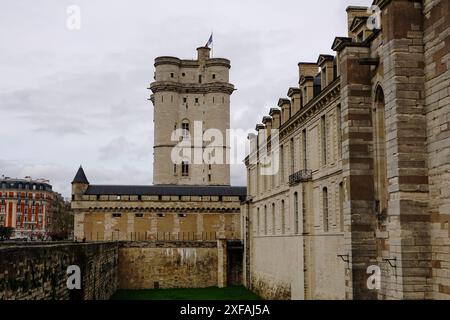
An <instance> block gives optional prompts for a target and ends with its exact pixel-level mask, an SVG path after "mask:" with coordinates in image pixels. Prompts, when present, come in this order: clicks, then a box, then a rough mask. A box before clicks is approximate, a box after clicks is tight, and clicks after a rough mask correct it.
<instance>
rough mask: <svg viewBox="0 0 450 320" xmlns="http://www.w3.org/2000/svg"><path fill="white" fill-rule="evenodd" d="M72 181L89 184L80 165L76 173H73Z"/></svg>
mask: <svg viewBox="0 0 450 320" xmlns="http://www.w3.org/2000/svg"><path fill="white" fill-rule="evenodd" d="M72 183H83V184H89V181H88V179H87V178H86V174H85V173H84V170H83V167H82V166H80V168H79V169H78V171H77V174H76V175H75V178H73V181H72Z"/></svg>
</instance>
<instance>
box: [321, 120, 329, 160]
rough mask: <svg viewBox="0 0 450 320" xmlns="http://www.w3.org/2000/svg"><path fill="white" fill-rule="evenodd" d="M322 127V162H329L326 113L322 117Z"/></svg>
mask: <svg viewBox="0 0 450 320" xmlns="http://www.w3.org/2000/svg"><path fill="white" fill-rule="evenodd" d="M320 128H321V136H322V142H321V144H322V164H323V165H326V164H327V126H326V119H325V115H323V116H322V117H321V118H320Z"/></svg>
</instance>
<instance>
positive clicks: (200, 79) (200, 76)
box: [198, 75, 202, 83]
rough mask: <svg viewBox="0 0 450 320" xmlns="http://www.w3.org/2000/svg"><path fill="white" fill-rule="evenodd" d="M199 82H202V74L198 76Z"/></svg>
mask: <svg viewBox="0 0 450 320" xmlns="http://www.w3.org/2000/svg"><path fill="white" fill-rule="evenodd" d="M198 83H202V75H199V76H198Z"/></svg>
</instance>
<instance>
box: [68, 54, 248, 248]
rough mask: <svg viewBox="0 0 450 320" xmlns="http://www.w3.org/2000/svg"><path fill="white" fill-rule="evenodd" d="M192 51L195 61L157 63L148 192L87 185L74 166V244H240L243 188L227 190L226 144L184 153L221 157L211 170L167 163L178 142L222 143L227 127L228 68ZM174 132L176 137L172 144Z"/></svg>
mask: <svg viewBox="0 0 450 320" xmlns="http://www.w3.org/2000/svg"><path fill="white" fill-rule="evenodd" d="M197 52H198V59H197V60H181V59H178V58H175V57H158V58H156V59H155V69H156V71H155V82H153V83H152V84H151V85H150V89H151V90H152V92H153V94H152V95H151V98H150V100H151V101H152V103H153V106H154V126H155V135H154V136H155V138H154V139H155V141H154V170H153V172H154V179H153V180H154V185H153V186H102V185H92V184H90V183H89V181H88V179H87V177H86V175H85V173H84V170H83V168H81V167H80V169H79V170H78V172H77V174H76V176H75V178H74V180H73V182H72V208H73V210H74V214H75V225H74V228H75V239H77V240H82V239H85V240H87V241H103V240H107V241H111V240H112V241H114V240H131V241H150V240H152V241H153V240H155V241H156V240H162V241H197V240H203V241H216V240H217V239H229V240H233V239H240V237H241V234H240V233H241V227H240V223H241V219H240V203H241V200H243V199H244V198H245V196H246V188H245V187H232V186H230V167H229V164H228V163H227V162H226V161H225V160H226V159H225V157H226V150H227V149H228V147H227V142H226V141H222V142H221V143H218V144H215V145H214V146H213V147H210V146H209V145H207V144H206V143H203V142H201V144H200V145H199V146H196V145H195V144H194V143H192V148H191V147H189V148H186V149H187V150H189V151H192V153H194V149H198V150H197V151H199V152H200V154H201V155H203V154H204V153H205V154H208V153H212V154H213V155H214V154H215V155H217V154H222V155H223V158H222V159H216V160H217V161H215V162H214V163H207V162H204V161H203V158H202V159H201V161H200V163H197V162H195V163H193V161H192V162H191V161H181V162H180V163H177V159H173V158H172V151H173V150H174V148H175V147H176V146H177V143H178V142H180V141H179V140H178V138H182V140H183V141H184V142H193V140H194V136H195V135H196V134H198V133H200V136H202V134H203V133H204V131H205V130H208V129H216V130H219V132H220V133H221V134H222V136H223V137H226V130H227V129H229V126H230V95H231V94H232V93H233V91H234V86H233V85H232V84H230V83H229V82H228V78H229V76H228V74H229V69H230V61H229V60H227V59H222V58H210V49H209V48H207V47H200V48H198V49H197ZM196 124H199V125H200V126H201V127H200V128H199V129H198V128H197V127H196ZM177 130H180V131H178V132H180V137H178V138H175V139H174V136H173V135H174V134H176V133H177ZM196 131H197V132H196ZM219 151H220V152H219ZM149 152H150V151H149ZM194 157H195V156H194V155H192V157H191V159H194ZM181 160H183V159H181ZM211 162H213V161H211Z"/></svg>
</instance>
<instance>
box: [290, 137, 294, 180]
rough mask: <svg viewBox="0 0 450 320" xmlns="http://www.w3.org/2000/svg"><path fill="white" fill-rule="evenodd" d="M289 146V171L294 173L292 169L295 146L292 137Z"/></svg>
mask: <svg viewBox="0 0 450 320" xmlns="http://www.w3.org/2000/svg"><path fill="white" fill-rule="evenodd" d="M289 147H290V148H291V151H290V152H289V153H290V154H289V158H290V172H291V174H294V173H295V172H294V170H295V165H294V164H295V149H294V148H295V146H294V138H291V143H290V145H289Z"/></svg>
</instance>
